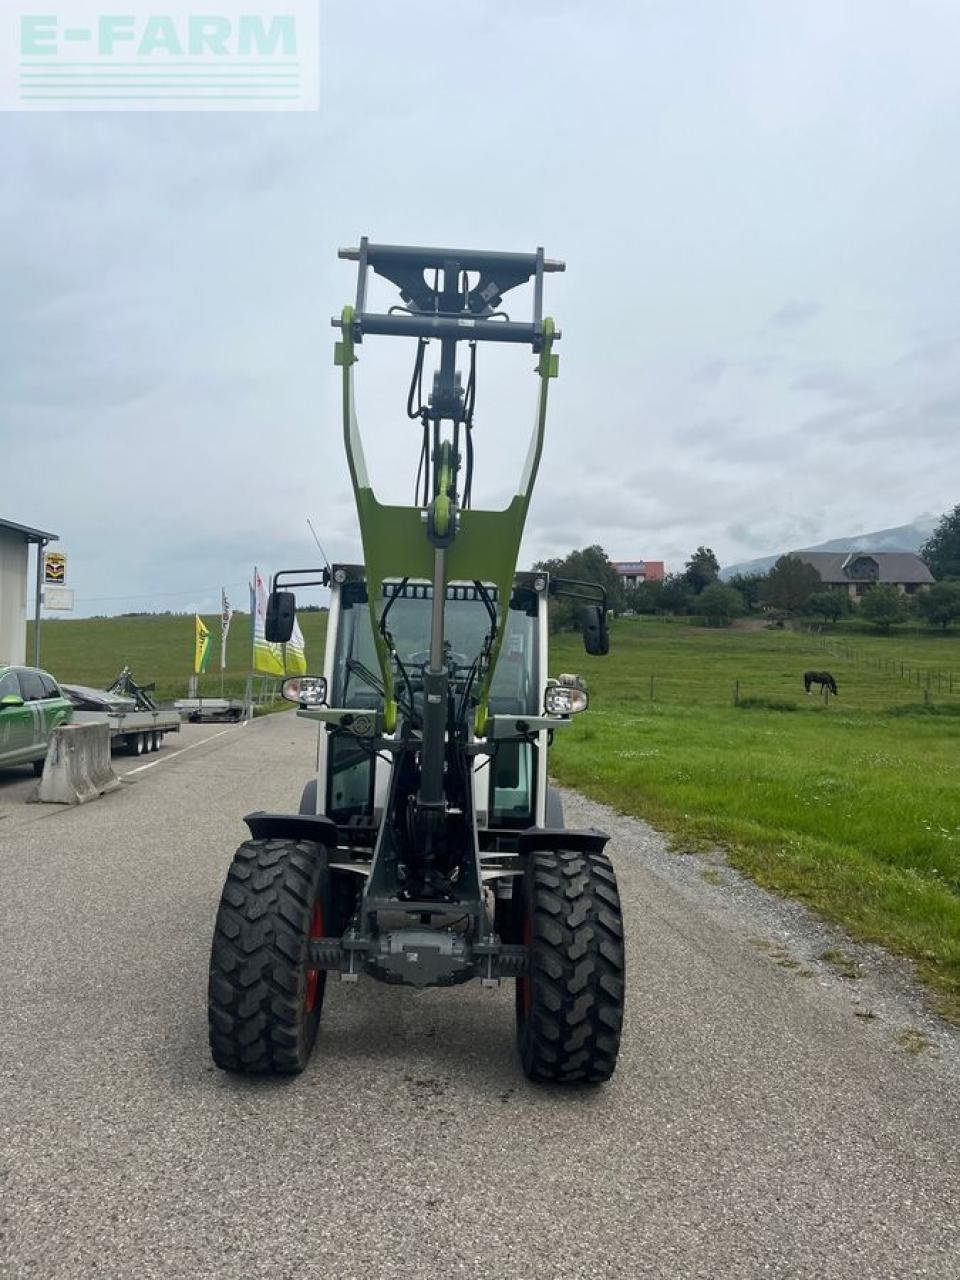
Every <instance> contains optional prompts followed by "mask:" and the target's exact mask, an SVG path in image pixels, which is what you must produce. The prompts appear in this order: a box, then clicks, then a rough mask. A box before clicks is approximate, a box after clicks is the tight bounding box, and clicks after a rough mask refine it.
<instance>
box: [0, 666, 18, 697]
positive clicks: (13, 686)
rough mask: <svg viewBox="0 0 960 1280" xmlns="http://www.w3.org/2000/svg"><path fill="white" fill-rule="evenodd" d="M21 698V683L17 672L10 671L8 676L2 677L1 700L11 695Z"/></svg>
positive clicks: (0, 682) (0, 684)
mask: <svg viewBox="0 0 960 1280" xmlns="http://www.w3.org/2000/svg"><path fill="white" fill-rule="evenodd" d="M11 693H12V694H14V695H15V696H16V697H18V698H19V697H20V696H21V694H20V682H19V681H18V680H17V674H16V672H15V671H8V672H7V673H6V675H2V676H0V698H6V697H7V696H8V695H9V694H11Z"/></svg>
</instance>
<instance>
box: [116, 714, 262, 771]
mask: <svg viewBox="0 0 960 1280" xmlns="http://www.w3.org/2000/svg"><path fill="white" fill-rule="evenodd" d="M249 723H250V721H249V720H242V721H241V722H240V724H238V725H231V726H230V728H229V729H221V730H220V732H219V733H211V735H210V737H209V738H201V739H200V741H199V742H191V743H190V745H189V747H180V748H179V749H178V750H177V751H172V752H171V753H170V755H167V756H161V757H160V759H159V760H151V761H150V763H149V764H141V765H137V767H136V769H128V770H127V771H126V773H121V774H120V777H121V778H129V777H132V775H133V774H135V773H143V771H144V769H155V768H156V767H157V765H158V764H166V762H167V761H168V760H175V759H176V758H177V756H182V755H183V754H184V752H186V751H192V750H193V749H194V747H202V746H203V744H204V743H205V742H212V741H213V740H214V738H222V737H223V735H224V734H225V733H236V731H237V730H238V729H244V728H246V726H247V725H248V724H249Z"/></svg>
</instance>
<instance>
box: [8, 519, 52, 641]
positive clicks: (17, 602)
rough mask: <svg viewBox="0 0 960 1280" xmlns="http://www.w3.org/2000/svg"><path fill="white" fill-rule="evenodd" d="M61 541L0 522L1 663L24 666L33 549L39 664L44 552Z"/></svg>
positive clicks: (22, 526) (10, 522)
mask: <svg viewBox="0 0 960 1280" xmlns="http://www.w3.org/2000/svg"><path fill="white" fill-rule="evenodd" d="M57 540H58V537H57V534H55V533H47V532H46V531H45V530H43V529H31V528H30V526H29V525H25V524H16V523H14V521H12V520H0V663H4V662H10V663H21V662H25V661H26V653H27V578H28V575H29V552H30V547H31V546H35V547H36V548H37V555H36V563H37V579H36V597H35V607H34V635H35V637H36V642H35V645H34V663H35V664H37V665H39V655H38V653H37V649H38V647H39V638H40V626H39V622H40V588H41V584H42V582H43V549H44V547H45V546H46V545H47V544H48V543H50V542H56V541H57Z"/></svg>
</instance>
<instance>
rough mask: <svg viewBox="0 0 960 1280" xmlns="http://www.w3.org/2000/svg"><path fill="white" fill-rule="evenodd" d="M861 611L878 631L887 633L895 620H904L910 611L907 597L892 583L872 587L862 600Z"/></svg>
mask: <svg viewBox="0 0 960 1280" xmlns="http://www.w3.org/2000/svg"><path fill="white" fill-rule="evenodd" d="M860 613H861V615H862V616H863V617H864V618H866V620H867V621H868V622H872V623H873V625H874V626H875V627H876V628H877V630H878V631H882V632H883V633H884V634H886V633H887V632H888V631H889V630H890V627H891V624H892V623H894V622H903V621H904V620H905V619H906V618H907V617H908V616H909V613H910V605H909V604H908V602H907V597H906V596H905V595H904V594H903V593H902V592H901V591H898V590H897V588H896V587H895V586H893V584H892V583H889V582H885V583H881V584H880V585H879V586H876V587H871V588H870V590H869V591H868V592H867V594H866V595H865V596H864V597H863V598H862V599H861V601H860Z"/></svg>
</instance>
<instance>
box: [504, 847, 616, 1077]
mask: <svg viewBox="0 0 960 1280" xmlns="http://www.w3.org/2000/svg"><path fill="white" fill-rule="evenodd" d="M516 889H518V890H519V894H518V895H517V903H516V909H517V913H518V915H519V918H520V934H521V938H522V939H523V941H525V942H526V943H527V945H528V946H529V947H530V972H529V974H528V976H527V977H525V978H518V979H517V997H516V1010H517V1044H518V1048H519V1050H520V1060H521V1062H522V1063H523V1069H524V1071H525V1072H526V1074H527V1076H529V1078H530V1079H531V1080H540V1081H546V1082H550V1083H560V1084H581V1083H582V1084H602V1083H603V1082H604V1081H606V1080H609V1079H610V1077H611V1076H612V1075H613V1073H614V1071H615V1069H616V1065H617V1053H618V1051H619V1048H620V1029H621V1026H622V1024H623V1005H624V992H625V985H624V972H625V963H624V946H623V917H622V913H621V909H620V895H619V893H618V891H617V878H616V874H615V872H614V870H613V867H612V865H611V863H610V859H609V858H608V857H607V856H606V854H604V853H574V852H572V851H566V850H558V851H556V852H553V851H549V852H548V851H542V852H537V853H532V854H531V855H530V858H529V861H528V863H527V868H526V872H525V874H524V877H523V880H522V882H521V884H518V885H517V886H516Z"/></svg>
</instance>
